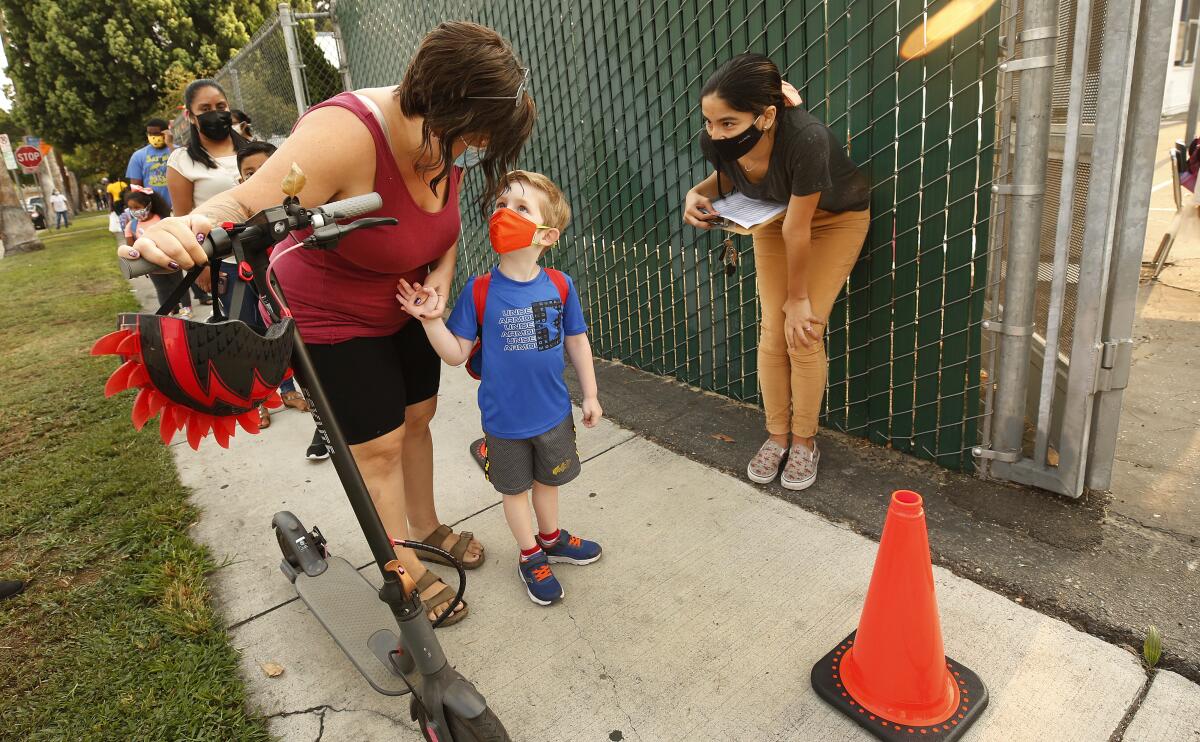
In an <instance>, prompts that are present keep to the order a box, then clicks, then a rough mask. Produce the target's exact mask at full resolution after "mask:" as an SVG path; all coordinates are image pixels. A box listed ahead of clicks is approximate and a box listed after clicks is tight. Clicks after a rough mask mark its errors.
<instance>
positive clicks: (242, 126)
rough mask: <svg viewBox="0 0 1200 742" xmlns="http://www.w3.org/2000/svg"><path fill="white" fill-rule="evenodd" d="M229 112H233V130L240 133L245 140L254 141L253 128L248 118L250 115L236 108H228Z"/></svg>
mask: <svg viewBox="0 0 1200 742" xmlns="http://www.w3.org/2000/svg"><path fill="white" fill-rule="evenodd" d="M230 113H231V114H233V130H234V131H236V132H237V133H238V134H241V135H242V138H243V139H245V140H246V141H249V142H252V141H254V138H255V137H254V129H253V128H252V126H251V124H252V123H253V122H252V121H251V120H250V116H248V115H247V114H246V112H245V111H242V110H240V109H237V108H234V109H232V110H230Z"/></svg>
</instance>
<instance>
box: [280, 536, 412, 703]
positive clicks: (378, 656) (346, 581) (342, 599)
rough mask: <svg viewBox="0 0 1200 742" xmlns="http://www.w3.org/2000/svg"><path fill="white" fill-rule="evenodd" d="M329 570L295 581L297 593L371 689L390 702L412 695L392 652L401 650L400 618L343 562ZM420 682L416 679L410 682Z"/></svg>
mask: <svg viewBox="0 0 1200 742" xmlns="http://www.w3.org/2000/svg"><path fill="white" fill-rule="evenodd" d="M326 562H327V563H328V564H329V568H328V569H326V570H325V571H324V572H322V573H321V574H320V575H318V576H316V577H309V576H308V575H306V574H304V573H303V572H301V573H299V574H298V575H297V576H296V582H295V585H296V592H297V593H299V595H300V599H301V600H303V601H304V604H305V605H307V606H308V609H309V610H310V611H312V614H313V615H314V616H316V617H317V620H318V621H320V622H321V625H322V626H324V627H325V630H326V631H328V632H329V634H330V636H332V637H333V639H334V641H336V642H337V644H338V646H339V647H341V648H342V651H343V652H345V653H346V656H347V657H349V658H350V661H351V662H353V663H354V666H355V667H357V668H358V671H359V672H361V673H362V674H363V677H365V678H366V679H367V682H368V683H370V684H371V687H372V688H374V689H375V690H377V691H378V692H380V693H382V694H384V695H387V696H402V695H404V694H406V693H409V692H410V691H409V687H408V685H407V684H406V683H405V682H404V678H403V677H402V676H401V675H399V674H398V673H397V672H396V671H394V670H393V669H392V667H391V663H390V662H389V660H388V656H387V653H388V651H390V650H392V649H395V648H397V647H398V646H399V645H400V637H399V635H398V633H397V632H398V631H399V628H398V627H397V625H396V618H395V616H393V615H392V611H391V610H390V609H389V608H388V607H387V604H386V603H384V602H383V601H382V600H380V599H379V593H378V591H377V590H376V589H375V586H374V585H372V584H371V583H370V582H368V581H367V579H366V578H365V577H363V576H362V574H361V573H359V571H358V570H356V569H355V568H354V566H353V565H352V564H350V563H349V562H347V561H346V560H345V559H342V558H341V557H335V556H331V557H328V558H327V559H326ZM409 680H410V681H412V682H415V678H409Z"/></svg>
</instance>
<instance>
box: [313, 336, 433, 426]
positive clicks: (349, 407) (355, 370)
mask: <svg viewBox="0 0 1200 742" xmlns="http://www.w3.org/2000/svg"><path fill="white" fill-rule="evenodd" d="M308 352H309V355H311V356H312V359H313V365H314V366H315V367H316V369H317V376H318V378H320V380H321V386H322V388H324V389H325V394H326V395H328V397H329V404H330V406H331V407H332V408H333V414H334V415H336V416H337V421H338V423H339V424H340V425H341V427H342V435H344V436H345V437H346V442H347V443H350V444H352V445H354V444H358V443H366V442H367V441H371V440H374V439H376V438H378V437H380V436H381V435H385V434H387V433H390V432H392V431H393V430H395V429H396V428H398V427H400V426H401V425H403V424H404V409H405V408H406V407H408V406H409V405H413V404H417V403H418V402H424V401H425V400H427V399H431V398H433V397H436V396H437V393H438V385H439V383H440V382H441V378H442V359H441V358H438V355H437V353H436V352H435V351H434V350H433V346H431V345H430V344H429V338H427V337H425V330H423V329H422V328H421V323H420V322H409V323H408V324H406V325H405V326H404V327H403V328H401V329H400V331H399V332H397V333H396V334H394V335H387V336H385V337H376V338H352V339H350V340H346V341H344V342H341V343H334V344H332V345H318V344H316V343H311V344H309V345H308Z"/></svg>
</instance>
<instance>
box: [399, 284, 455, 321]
mask: <svg viewBox="0 0 1200 742" xmlns="http://www.w3.org/2000/svg"><path fill="white" fill-rule="evenodd" d="M396 291H397V294H396V301H398V302H400V306H401V307H403V308H404V311H406V312H408V313H409V314H411V315H412V316H413V317H414V318H416V319H418V320H420V321H422V322H424V321H425V320H430V319H440V318H441V316H442V314H443V311H444V310H445V308H446V302H445V299H444V298H443V297H442V296H441V295H440V294H438V292H437V289H436V288H434V287H433V286H428V285H426V286H422V285H421V284H419V283H413V284H410V283H409V282H408V281H406V280H404V279H403V278H401V279H400V283H398V284H396Z"/></svg>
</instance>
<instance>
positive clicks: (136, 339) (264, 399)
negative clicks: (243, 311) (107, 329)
mask: <svg viewBox="0 0 1200 742" xmlns="http://www.w3.org/2000/svg"><path fill="white" fill-rule="evenodd" d="M117 324H118V327H119V328H120V329H118V330H117V331H116V332H111V333H109V334H107V335H105V336H104V337H102V338H100V339H99V340H98V341H96V344H95V345H94V346H93V347H92V355H118V356H121V357H122V359H123V360H124V363H122V364H121V366H120V368H118V369H117V370H116V372H114V373H113V375H112V376H110V377H109V379H108V383H107V385H106V386H105V388H104V394H105V396H107V397H111V396H112V395H114V394H116V393H118V392H121V391H124V390H126V389H132V388H135V387H136V388H138V389H139V391H138V395H137V398H136V400H135V401H134V404H133V414H132V418H133V425H134V427H135V428H137V429H138V430H141V429H142V427H143V426H144V425H145V424H146V422H147V421H148V420H150V419H152V418H153V417H154V416H155V415H158V414H159V413H161V414H162V418H161V421H160V423H159V432H160V435H161V436H162V439H163V443H170V441H171V438H172V437H173V436H174V435H175V433H176V432H178V431H179V430H182V429H184V428H186V429H187V440H188V443H189V444H190V445H191V447H192V448H194V449H195V448H199V446H200V440H201V439H202V438H204V437H206V436H207V435H208V434H209V432H212V434H213V437H214V438H216V441H217V443H218V444H219V445H220V446H221V447H223V448H228V447H229V439H230V438H231V437H232V436H233V434H234V432H235V431H236V430H237V424H239V423H240V424H241V426H242V427H243V428H244V429H245V430H246V431H248V432H250V433H257V432H258V413H257V409H258V407H259V405H262V404H265V405H266V406H267V407H279V406H281V405H282V404H283V402H282V400H280V398H279V392H278V391H277V389H278V387H279V384H280V383H281V382H283V381H284V380H285V379H287V378H288V377H290V376H291V370H290V369H289V367H288V364H289V361H290V359H291V355H292V338H293V320H292V319H290V318H284V319H283V320H282V321H280V322H277V323H275V324H273V325H271V326H270V328H268V329H267V330H266V332H265V334H260V333H259V332H258V331H257V330H255V329H254V328H252V327H251V326H249V325H247V324H246V323H245V322H242V321H240V320H226V321H223V322H215V323H207V322H198V321H193V320H188V319H182V318H178V317H165V316H160V315H157V314H122V315H120V316H119V317H118V320H117Z"/></svg>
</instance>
